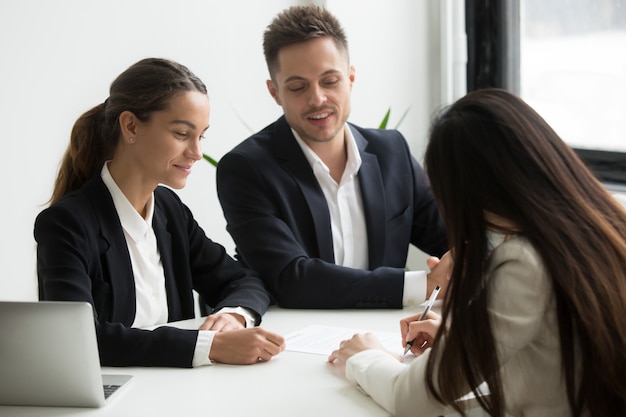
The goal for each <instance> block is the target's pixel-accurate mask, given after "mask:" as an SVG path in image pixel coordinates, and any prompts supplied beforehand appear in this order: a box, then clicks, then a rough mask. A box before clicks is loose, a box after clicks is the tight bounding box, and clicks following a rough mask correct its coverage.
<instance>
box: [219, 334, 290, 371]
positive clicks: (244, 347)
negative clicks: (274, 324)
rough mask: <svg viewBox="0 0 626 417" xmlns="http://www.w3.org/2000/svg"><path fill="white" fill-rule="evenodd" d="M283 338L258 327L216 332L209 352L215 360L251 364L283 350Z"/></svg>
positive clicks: (269, 357) (270, 357) (263, 360)
mask: <svg viewBox="0 0 626 417" xmlns="http://www.w3.org/2000/svg"><path fill="white" fill-rule="evenodd" d="M285 346H286V344H285V339H284V338H283V337H282V336H280V335H278V334H276V333H272V332H270V331H268V330H265V329H263V328H260V327H252V328H247V329H239V330H231V331H225V332H217V333H215V336H214V337H213V344H212V345H211V351H210V352H209V359H211V360H212V361H215V362H221V363H228V364H236V365H251V364H253V363H257V362H260V361H261V362H265V361H269V360H270V359H272V357H273V356H276V355H278V354H279V353H280V352H282V351H283V350H285Z"/></svg>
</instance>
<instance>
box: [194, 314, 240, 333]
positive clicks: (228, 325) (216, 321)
mask: <svg viewBox="0 0 626 417" xmlns="http://www.w3.org/2000/svg"><path fill="white" fill-rule="evenodd" d="M245 328H246V320H245V319H244V318H243V316H242V315H241V314H237V313H223V314H211V315H210V316H207V318H206V319H205V320H204V323H202V325H201V326H200V327H199V329H200V330H215V331H216V332H227V331H230V330H239V329H245Z"/></svg>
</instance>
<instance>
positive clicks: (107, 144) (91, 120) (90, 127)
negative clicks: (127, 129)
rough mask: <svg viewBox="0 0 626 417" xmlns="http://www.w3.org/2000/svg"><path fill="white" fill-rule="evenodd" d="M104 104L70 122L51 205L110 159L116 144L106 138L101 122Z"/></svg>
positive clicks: (103, 124) (106, 130) (75, 188)
mask: <svg viewBox="0 0 626 417" xmlns="http://www.w3.org/2000/svg"><path fill="white" fill-rule="evenodd" d="M105 103H106V102H105ZM105 103H102V104H99V105H97V106H96V107H94V108H92V109H91V110H89V111H87V112H85V113H84V114H83V115H82V116H80V117H79V118H78V120H76V123H74V127H73V128H72V134H71V136H70V143H69V145H68V147H67V149H66V151H65V155H64V156H63V160H62V161H61V166H60V168H59V173H58V175H57V178H56V181H55V184H54V190H53V192H52V197H51V198H50V203H51V204H53V203H55V202H56V201H58V200H59V199H60V198H61V197H63V196H64V195H65V194H67V193H69V192H72V191H74V190H77V189H79V188H80V187H81V186H82V185H83V184H84V183H85V182H87V180H88V179H89V178H91V177H92V176H93V175H95V174H96V173H97V172H98V170H99V169H100V168H102V164H104V162H105V161H106V160H108V159H111V158H112V156H113V150H114V147H115V143H116V141H115V140H112V138H111V137H110V135H109V132H108V130H109V129H107V126H106V124H105V122H104V111H105Z"/></svg>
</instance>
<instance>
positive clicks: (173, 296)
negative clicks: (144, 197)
mask: <svg viewBox="0 0 626 417" xmlns="http://www.w3.org/2000/svg"><path fill="white" fill-rule="evenodd" d="M155 198H156V194H155ZM152 227H153V228H154V234H155V235H156V238H157V242H158V247H159V252H160V254H161V262H162V263H163V272H164V273H165V292H166V295H167V305H168V310H169V311H168V318H169V320H168V321H172V320H177V319H178V318H180V317H182V310H181V303H180V297H179V294H178V287H177V286H176V282H175V279H174V278H175V274H174V264H173V259H172V256H171V255H172V253H174V252H173V251H172V235H171V234H170V232H168V231H167V217H166V216H165V214H164V213H163V211H162V209H161V208H160V206H159V205H158V204H156V201H155V204H154V217H153V219H152Z"/></svg>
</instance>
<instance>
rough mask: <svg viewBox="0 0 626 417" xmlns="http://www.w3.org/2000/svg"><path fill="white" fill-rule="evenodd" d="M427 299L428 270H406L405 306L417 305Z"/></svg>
mask: <svg viewBox="0 0 626 417" xmlns="http://www.w3.org/2000/svg"><path fill="white" fill-rule="evenodd" d="M425 299H426V271H406V272H405V273H404V293H403V294H402V305H403V306H404V307H411V306H417V305H420V304H422V303H423V302H424V300H425Z"/></svg>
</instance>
